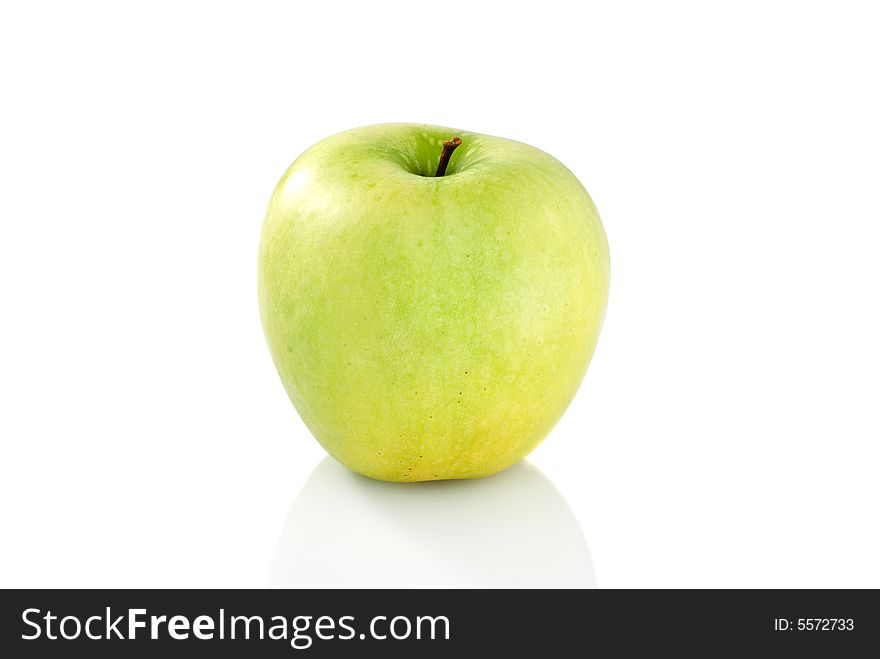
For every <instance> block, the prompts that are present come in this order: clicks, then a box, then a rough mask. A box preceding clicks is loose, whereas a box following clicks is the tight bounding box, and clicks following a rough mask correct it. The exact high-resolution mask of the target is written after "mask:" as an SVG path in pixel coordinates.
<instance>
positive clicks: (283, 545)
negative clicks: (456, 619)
mask: <svg viewBox="0 0 880 659" xmlns="http://www.w3.org/2000/svg"><path fill="white" fill-rule="evenodd" d="M269 585H270V587H276V588H594V587H595V586H596V579H595V576H594V574H593V565H592V561H591V559H590V552H589V549H588V548H587V543H586V541H585V539H584V535H583V532H582V531H581V529H580V526H579V525H578V522H577V520H576V519H575V517H574V515H573V513H572V512H571V510H570V509H569V507H568V505H567V504H566V503H565V500H564V499H563V498H562V496H561V495H560V494H559V492H558V491H557V490H556V488H555V487H553V484H552V483H551V482H550V481H549V480H548V479H547V477H546V476H544V475H543V474H542V473H541V472H540V471H538V469H537V468H535V467H534V466H533V465H531V464H529V463H528V462H521V463H520V464H518V465H515V466H514V467H511V468H510V469H508V470H507V471H504V472H502V473H500V474H496V475H495V476H490V477H488V478H483V479H479V480H470V481H440V482H431V483H383V482H379V481H374V480H370V479H368V478H364V477H362V476H358V475H357V474H354V473H352V472H350V471H349V470H347V469H345V468H344V467H342V466H341V465H339V464H338V463H337V462H336V461H334V460H333V459H332V458H329V457H327V458H325V459H324V460H323V461H322V462H320V463H319V464H318V466H317V467H316V468H315V470H314V471H313V472H312V474H311V476H309V479H308V481H306V484H305V486H304V487H303V489H302V491H301V492H300V493H299V496H297V498H296V500H295V501H294V504H293V507H292V508H291V511H290V513H289V514H288V516H287V521H286V522H285V524H284V529H283V530H282V532H281V538H280V540H279V542H278V547H277V549H276V551H275V556H274V558H273V560H272V567H271V570H270V577H269Z"/></svg>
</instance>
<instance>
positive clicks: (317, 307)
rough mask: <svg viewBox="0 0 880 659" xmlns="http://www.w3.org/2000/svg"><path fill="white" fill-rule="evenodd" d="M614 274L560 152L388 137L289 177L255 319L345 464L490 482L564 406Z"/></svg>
mask: <svg viewBox="0 0 880 659" xmlns="http://www.w3.org/2000/svg"><path fill="white" fill-rule="evenodd" d="M454 135H457V136H459V137H461V139H462V145H461V146H459V147H458V149H457V150H456V151H455V152H454V153H453V155H452V158H451V160H450V163H449V167H448V169H447V172H446V175H445V176H442V177H435V176H434V175H433V174H434V171H435V170H436V167H437V163H438V160H439V158H440V153H441V151H442V142H443V141H444V140H448V139H449V138H451V137H452V136H454ZM609 270H610V268H609V255H608V243H607V240H606V237H605V231H604V229H603V227H602V223H601V221H600V219H599V215H598V213H597V211H596V207H595V206H594V205H593V202H592V200H591V199H590V196H589V195H588V194H587V191H586V190H585V189H584V187H583V186H582V185H581V184H580V182H579V181H578V180H577V178H575V176H574V175H573V174H572V173H571V172H570V171H569V170H568V169H566V168H565V166H563V165H562V164H561V163H560V162H558V161H557V160H555V159H554V158H552V157H551V156H549V155H547V154H546V153H544V152H542V151H540V150H538V149H536V148H534V147H531V146H528V145H526V144H522V143H519V142H514V141H511V140H506V139H501V138H497V137H490V136H486V135H480V134H477V133H470V132H468V131H463V130H456V129H451V128H443V127H438V126H429V125H420V124H382V125H376V126H367V127H363V128H357V129H354V130H350V131H347V132H344V133H340V134H338V135H334V136H332V137H329V138H327V139H325V140H323V141H322V142H319V143H318V144H316V145H314V146H312V147H311V148H309V149H308V150H307V151H306V152H305V153H303V154H302V155H301V156H300V157H299V158H298V159H297V160H296V161H295V162H294V163H293V165H291V167H290V168H289V169H288V170H287V172H286V173H285V174H284V176H283V177H282V179H281V181H280V182H279V183H278V186H277V187H276V189H275V192H274V193H273V195H272V199H271V201H270V203H269V208H268V210H267V212H266V217H265V220H264V223H263V230H262V236H261V240H260V254H259V300H260V313H261V317H262V321H263V327H264V330H265V334H266V338H267V341H268V344H269V349H270V351H271V353H272V358H273V360H274V362H275V366H276V368H277V370H278V373H279V375H280V376H281V381H282V383H283V384H284V387H285V389H286V390H287V393H288V395H289V396H290V399H291V401H292V402H293V404H294V406H295V407H296V409H297V411H298V412H299V414H300V415H301V416H302V419H303V421H304V422H305V424H306V426H307V427H308V428H309V430H310V431H311V432H312V434H313V435H314V436H315V437H316V438H317V440H318V441H319V442H320V443H321V445H322V446H323V447H324V448H325V449H326V450H327V452H328V453H329V454H330V455H332V456H333V457H334V458H336V459H337V460H339V462H341V463H342V464H344V465H345V466H347V467H348V468H349V469H352V470H353V471H355V472H358V473H360V474H364V475H366V476H369V477H371V478H375V479H379V480H386V481H425V480H441V479H454V478H479V477H482V476H488V475H490V474H493V473H496V472H498V471H501V470H503V469H505V468H507V467H509V466H511V465H513V464H514V463H516V462H517V461H519V460H520V459H522V458H523V457H525V456H526V455H527V454H528V453H529V452H530V451H531V450H532V449H533V448H535V446H537V445H538V444H539V443H540V442H541V440H543V439H544V437H546V435H547V434H548V433H549V432H550V430H551V429H552V428H553V426H554V425H555V424H556V422H557V421H558V420H559V418H560V417H561V416H562V414H563V412H564V411H565V409H566V408H567V407H568V405H569V403H570V402H571V400H572V398H573V397H574V394H575V392H576V391H577V388H578V386H579V385H580V382H581V380H582V379H583V376H584V374H585V372H586V369H587V366H588V364H589V361H590V358H591V357H592V354H593V351H594V349H595V347H596V342H597V340H598V337H599V331H600V328H601V325H602V320H603V317H604V315H605V308H606V304H607V299H608V285H609Z"/></svg>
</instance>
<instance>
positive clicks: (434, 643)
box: [0, 590, 880, 658]
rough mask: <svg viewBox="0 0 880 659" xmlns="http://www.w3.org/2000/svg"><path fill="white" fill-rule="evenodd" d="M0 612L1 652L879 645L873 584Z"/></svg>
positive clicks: (196, 596) (332, 593)
mask: <svg viewBox="0 0 880 659" xmlns="http://www.w3.org/2000/svg"><path fill="white" fill-rule="evenodd" d="M0 616H2V617H0V620H2V622H0V629H2V637H0V656H4V657H55V656H58V657H61V656H71V654H72V653H73V654H74V656H80V655H82V656H89V657H122V656H125V657H140V656H144V657H146V656H161V657H163V658H164V657H168V658H171V657H194V656H237V657H241V656H247V657H264V656H265V657H297V656H308V657H339V656H360V655H362V654H363V653H365V652H366V653H367V654H368V655H370V656H371V655H372V654H374V653H381V654H382V655H383V656H389V657H398V656H399V657H403V656H407V657H441V656H443V657H449V656H476V655H477V654H484V653H486V652H490V653H491V655H492V656H497V654H499V653H506V652H511V653H515V655H514V656H526V655H527V654H528V653H536V656H562V655H563V653H565V656H568V653H569V652H571V651H575V652H578V653H581V652H587V653H588V652H590V651H593V650H596V651H601V652H603V653H604V654H607V653H613V656H633V653H636V652H638V653H650V654H651V655H654V654H662V655H664V656H666V655H667V654H669V655H670V656H700V657H706V656H715V655H716V654H718V653H719V652H725V653H727V652H731V651H736V652H741V653H744V654H743V656H755V655H756V654H759V653H760V654H761V655H762V656H763V653H771V652H772V653H774V654H775V655H778V656H793V655H795V654H797V656H834V657H847V656H856V655H858V656H866V654H865V653H866V652H868V653H875V652H876V651H877V649H878V647H880V622H878V621H880V595H878V591H871V590H857V591H844V590H787V591H782V590H732V591H718V590H675V591H661V590H650V591H636V590H630V591H603V590H595V591H587V590H580V591H574V590H572V591H547V590H515V591H502V590H468V591H462V590H436V591H424V590H420V591H407V590H322V591H317V590H265V591H264V590H7V591H0ZM548 653H549V654H548ZM644 656H647V655H644Z"/></svg>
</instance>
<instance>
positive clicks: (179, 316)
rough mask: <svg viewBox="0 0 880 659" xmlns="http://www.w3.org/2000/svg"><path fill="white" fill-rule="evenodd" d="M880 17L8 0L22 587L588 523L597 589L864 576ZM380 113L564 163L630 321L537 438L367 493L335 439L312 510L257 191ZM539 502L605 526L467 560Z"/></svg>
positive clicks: (325, 2) (447, 549)
mask: <svg viewBox="0 0 880 659" xmlns="http://www.w3.org/2000/svg"><path fill="white" fill-rule="evenodd" d="M875 11H876V6H875V5H873V3H869V2H865V3H857V2H825V3H818V2H790V3H788V2H739V3H723V5H722V3H704V2H690V3H684V2H668V3H649V2H644V3H633V2H606V3H602V4H588V3H575V2H565V3H563V2H549V1H546V0H545V1H542V2H540V3H529V4H520V3H516V2H504V3H497V4H489V3H481V2H474V1H470V2H457V1H456V0H442V1H439V2H434V3H422V2H352V3H339V2H331V1H329V0H322V1H321V2H312V3H295V2H283V3H263V2H247V3H245V2H241V3H235V4H229V3H220V2H205V3H195V2H186V3H170V2H169V3H139V4H134V3H112V2H107V3H94V2H81V3H62V2H58V3H46V2H32V3H24V2H21V3H4V5H3V8H2V10H0V67H2V68H0V76H2V77H0V96H2V102H0V287H2V288H0V291H2V307H0V309H2V312H0V316H2V322H0V336H2V341H0V437H2V454H0V586H7V587H9V586H96V587H97V586H118V587H127V586H147V587H150V586H181V587H188V586H209V587H221V586H234V587H236V586H263V585H266V584H267V583H269V579H270V572H271V571H272V570H274V569H275V568H272V569H271V570H270V566H272V565H273V561H276V562H277V561H278V560H281V561H282V563H283V562H284V561H285V560H288V558H286V554H285V552H286V551H287V548H286V543H293V545H295V547H294V548H293V549H291V550H290V551H291V552H293V553H294V554H295V553H296V552H299V553H298V554H297V555H301V556H306V558H304V559H303V560H309V561H312V563H308V564H297V563H296V562H295V561H294V562H290V561H288V563H287V564H286V565H283V566H282V568H283V569H282V572H285V574H287V573H291V572H292V573H294V574H295V573H297V572H299V576H300V581H301V580H302V579H301V578H302V577H303V574H306V573H308V571H309V570H316V571H320V570H325V571H326V573H327V574H328V575H330V576H334V577H335V578H337V581H341V582H342V583H343V584H348V585H361V584H369V583H372V584H374V585H419V584H422V583H428V582H431V580H432V579H433V582H434V583H437V582H438V581H439V582H440V584H441V585H442V584H443V583H448V584H449V585H486V584H488V585H504V584H510V585H513V584H517V583H521V582H522V575H523V574H525V575H526V576H528V575H537V577H536V578H537V583H539V584H540V582H541V575H542V574H544V573H542V572H541V568H540V566H539V565H537V563H541V562H550V563H553V564H558V565H560V566H561V568H560V569H567V568H566V560H568V559H564V560H563V559H560V558H559V556H561V555H563V554H565V552H568V553H572V552H575V553H578V554H579V556H580V559H579V560H581V564H580V565H581V567H583V566H584V565H585V561H590V564H591V567H592V569H593V570H594V575H595V582H596V583H598V585H599V586H600V587H661V586H663V587H745V586H757V587H786V586H791V587H811V586H816V587H832V586H833V587H867V586H871V587H875V588H876V587H880V565H878V556H880V529H878V510H877V508H878V501H880V481H878V467H880V447H878V440H880V418H878V417H880V411H878V410H880V379H878V373H880V350H878V338H880V311H878V307H880V293H878V288H880V258H878V254H880V186H878V183H880V91H878V90H880V85H878V77H877V76H878V62H880V40H878V38H877V35H878V28H880V22H878V16H877V15H876V14H875ZM391 121H414V122H427V123H436V124H440V125H447V126H454V127H460V128H465V129H469V130H473V131H477V132H485V133H491V134H495V135H500V136H504V137H509V138H513V139H518V140H521V141H525V142H528V143H530V144H533V145H535V146H538V147H540V148H542V149H544V150H545V151H548V152H549V153H551V154H553V155H555V156H556V157H557V158H559V159H560V160H561V161H562V162H564V163H565V164H566V165H567V166H568V167H569V168H570V169H571V170H573V171H574V172H575V174H576V175H577V176H578V177H579V178H580V179H581V180H582V181H583V182H584V184H585V185H586V186H587V188H588V189H589V190H590V192H591V194H592V196H593V198H594V200H595V202H596V204H597V206H598V208H599V210H600V212H601V214H602V217H603V220H604V222H605V227H606V230H607V233H608V237H609V241H610V245H611V251H612V290H611V299H610V304H609V309H608V316H607V319H606V323H605V327H604V330H603V335H602V337H601V339H600V341H599V346H598V350H597V352H596V356H595V359H594V361H593V364H592V366H591V368H590V371H589V373H588V375H587V378H586V380H585V382H584V384H583V386H582V387H581V389H580V391H579V393H578V396H577V398H576V399H575V401H574V403H573V404H572V406H571V408H570V409H569V410H568V412H567V413H566V415H565V416H564V418H563V420H562V421H561V422H560V423H559V425H558V426H557V427H556V429H555V430H554V431H553V433H552V434H551V435H550V437H549V438H548V439H547V440H546V441H545V442H544V443H543V444H542V445H541V446H540V447H539V448H538V449H537V450H536V451H535V452H534V453H533V454H532V455H531V456H530V458H529V461H530V462H531V464H532V465H533V467H531V468H530V467H523V468H521V469H519V470H515V471H513V472H511V473H510V474H506V475H504V476H501V477H498V478H499V480H498V481H496V482H495V485H491V482H492V481H491V479H490V480H489V481H487V482H488V483H490V486H484V485H477V486H474V487H470V489H467V488H468V487H469V484H464V485H461V484H459V485H455V484H453V485H452V486H450V487H448V488H447V489H445V490H444V489H442V486H441V487H439V488H438V487H434V488H433V489H432V490H427V489H426V490H416V491H415V492H417V494H412V492H414V490H412V489H410V490H405V489H401V488H398V491H399V492H400V495H399V497H398V496H397V495H392V496H387V494H388V491H387V490H385V489H383V490H381V496H377V497H373V498H374V499H375V501H374V502H373V503H371V504H370V506H368V507H366V508H364V509H363V510H361V509H360V508H358V507H359V506H362V503H363V501H364V500H366V499H367V498H369V496H372V494H375V493H376V492H379V490H376V489H375V488H374V489H372V490H371V489H370V488H371V487H373V484H364V483H361V482H360V481H356V480H353V479H352V478H349V477H348V474H347V472H340V471H337V470H336V467H335V465H334V464H332V463H323V464H322V468H321V469H323V471H324V472H325V473H326V474H329V476H327V477H326V478H325V477H324V476H321V473H320V472H321V469H319V470H318V472H316V476H315V479H316V480H317V481H320V482H317V483H315V482H313V483H312V484H311V485H310V486H309V487H308V488H307V491H308V490H309V489H311V491H312V493H311V494H308V495H307V493H304V495H303V497H302V498H301V499H300V500H299V502H300V503H302V502H304V501H305V502H306V503H303V505H304V506H305V507H306V508H308V509H307V510H305V512H302V515H304V516H305V518H308V520H307V521H306V522H302V523H301V518H300V517H297V516H296V515H294V513H292V512H291V511H292V510H295V509H296V506H295V505H294V502H295V501H296V500H297V495H298V493H299V492H300V491H301V489H302V488H303V485H304V483H305V482H306V480H307V479H308V477H309V474H310V473H312V471H313V470H314V469H315V468H316V466H317V465H318V464H319V463H321V460H322V458H323V451H322V450H321V449H320V447H319V446H318V445H317V443H316V442H315V441H314V440H313V439H312V438H311V437H310V436H309V434H308V432H307V431H306V429H305V427H304V426H303V424H302V422H301V421H300V420H299V418H298V417H297V415H296V413H295V412H294V410H293V408H292V406H291V405H290V403H289V402H288V400H287V398H286V395H285V394H284V391H283V389H282V387H281V385H280V383H279V381H278V377H277V375H276V373H275V371H274V368H273V366H272V363H271V360H270V358H269V354H268V350H267V348H266V345H265V342H264V339H263V336H262V330H261V327H260V323H259V318H258V312H257V304H256V256H257V241H258V236H259V229H260V224H261V221H262V215H263V212H264V209H265V207H266V203H267V201H268V198H269V195H270V193H271V191H272V189H273V187H274V185H275V183H276V181H277V179H278V178H279V177H280V175H281V174H282V172H283V171H284V169H285V168H286V167H287V166H288V164H289V163H290V162H291V161H292V160H293V159H294V158H295V157H296V156H297V155H298V154H299V153H300V152H301V151H302V150H303V149H304V148H306V147H307V146H309V145H310V144H312V143H314V142H316V141H318V140H320V139H322V138H324V137H326V136H328V135H330V134H332V133H335V132H338V131H341V130H344V129H347V128H352V127H355V126H358V125H364V124H370V123H377V122H391ZM534 469H538V470H540V472H541V473H543V477H541V476H540V474H538V476H537V477H536V478H538V480H540V479H543V481H542V482H540V483H539V482H538V481H536V480H535V478H532V477H531V476H528V474H532V475H533V476H534V474H536V473H537V472H534ZM529 478H532V481H531V482H532V485H529V484H528V483H526V481H528V480H529ZM502 479H506V480H502ZM520 481H522V485H520V484H519V483H520ZM334 482H338V483H341V484H340V485H338V486H336V485H333V483H334ZM535 483H537V485H535ZM532 486H535V487H537V490H536V491H540V492H539V494H538V495H536V496H535V499H536V500H537V499H540V500H541V501H544V502H545V503H546V507H547V508H546V510H545V509H544V508H541V506H544V505H545V504H544V503H541V504H535V506H537V507H535V506H533V507H532V508H530V506H531V505H532V503H533V500H532V496H531V494H529V492H530V490H529V487H532ZM417 487H418V486H417ZM487 487H488V488H489V489H490V490H491V489H492V488H495V490H493V491H495V494H491V493H490V494H486V495H484V494H483V492H484V491H485V490H486V488H487ZM554 487H555V489H556V490H558V492H559V495H556V494H555V492H553V488H554ZM481 488H482V489H481ZM499 491H500V492H501V494H500V495H499V494H498V492H499ZM315 492H317V493H320V492H324V494H325V495H326V497H328V498H329V499H330V500H329V501H328V503H327V509H326V510H327V513H326V519H325V518H324V517H322V516H323V515H324V512H323V511H324V508H322V507H321V504H320V503H318V504H317V507H315V506H311V504H308V501H314V500H315V499H320V497H317V496H315V494H314V493H315ZM425 492H430V494H424V493H425ZM371 493H372V494H371ZM413 496H416V497H419V496H424V497H425V499H426V503H425V504H424V505H425V515H424V516H419V515H418V514H412V513H413V510H410V511H409V512H408V513H407V514H408V515H409V517H406V518H404V517H399V519H408V520H409V521H408V522H407V523H406V524H402V525H401V524H397V525H396V526H395V525H393V524H391V523H389V522H388V519H386V517H389V516H393V514H396V513H394V511H390V512H389V511H384V510H383V509H382V506H390V507H392V508H393V507H394V506H397V505H399V502H402V501H407V502H412V501H413V499H412V497H413ZM346 497H349V498H348V499H346ZM453 497H457V499H456V500H457V501H459V502H460V505H461V506H462V509H467V510H470V511H475V512H474V513H473V514H470V515H469V516H467V520H466V522H467V523H466V524H460V523H459V521H460V520H459V518H457V517H456V516H455V515H446V514H438V513H437V512H436V511H437V510H439V509H442V508H443V506H444V505H446V504H445V503H444V502H445V501H447V499H448V498H453ZM492 497H494V498H492ZM542 497H543V498H542ZM380 500H385V501H386V503H384V504H383V503H381V501H380ZM563 500H564V501H563ZM547 502H549V503H547ZM564 502H567V507H568V508H570V512H569V511H568V509H567V508H566V503H564ZM306 504H308V505H306ZM406 505H409V503H407V504H406ZM420 505H421V504H418V505H417V506H416V510H418V509H419V506H420ZM309 506H311V507H310V508H309ZM438 507H439V508H438ZM367 508H369V509H367ZM354 510H358V511H359V512H357V514H354V513H352V512H351V511H354ZM527 510H528V512H526V511H527ZM346 511H349V512H348V513H346ZM386 512H388V515H385V513H386ZM392 513H393V514H392ZM521 513H522V514H521ZM289 515H291V516H293V517H294V520H293V521H292V522H291V521H290V519H291V518H290V517H289ZM481 516H482V517H481ZM354 518H357V520H358V524H353V523H352V520H353V519H354ZM395 519H397V518H395ZM483 519H484V520H485V523H482V520H483ZM553 519H557V520H561V521H559V528H555V527H554V528H555V530H552V531H551V532H550V533H551V535H552V534H554V533H557V532H558V533H559V534H561V535H560V537H563V536H565V537H568V536H570V535H571V533H573V532H575V531H577V527H578V525H579V527H580V529H581V530H582V532H583V538H585V542H583V543H582V545H583V546H580V545H578V542H574V541H573V542H572V543H566V542H560V543H559V544H560V546H558V547H555V548H554V547H553V546H547V544H546V543H544V544H542V541H541V538H537V539H535V538H532V540H531V541H530V542H531V543H532V545H530V547H531V549H529V551H522V550H516V551H519V552H520V553H519V554H516V553H515V551H514V550H513V549H511V551H514V554H513V558H512V559H509V560H506V562H505V561H502V563H501V565H502V567H503V570H501V571H500V573H498V574H493V575H488V574H484V573H482V572H481V571H480V567H479V566H480V564H481V563H480V561H483V564H487V565H488V564H490V563H492V561H488V562H486V561H485V560H484V559H485V558H486V557H481V558H479V560H478V559H475V558H474V556H473V552H474V550H475V547H483V546H486V544H485V543H487V542H489V543H491V542H493V541H498V543H497V544H498V546H499V547H502V548H503V547H504V546H505V542H506V541H505V538H508V537H510V538H513V539H514V541H513V542H512V544H516V539H517V538H520V539H522V538H524V537H526V538H527V537H529V536H537V535H541V534H542V533H544V531H541V530H540V529H535V530H534V532H530V531H531V529H532V524H533V523H537V522H536V521H535V520H544V521H545V522H546V520H553ZM555 523H556V522H553V524H555ZM300 524H302V525H301V526H300ZM547 524H550V525H552V524H551V523H550V522H547ZM392 526H393V529H392V528H391V527H392ZM563 527H565V528H563ZM578 533H579V532H577V533H575V535H577V534H578ZM566 534H568V536H566ZM572 537H574V536H572ZM437 542H442V543H443V546H442V551H434V550H435V549H436V548H437V547H436V543H437ZM377 543H378V544H377ZM561 545H565V547H562V546H561ZM322 547H323V548H324V549H326V550H327V552H326V554H327V555H332V556H333V557H334V558H333V560H336V561H339V564H340V565H342V564H345V563H346V560H347V559H346V557H349V558H350V559H351V562H352V564H361V563H363V564H364V565H365V567H363V570H364V572H362V573H361V576H363V579H362V580H361V579H360V577H359V576H358V570H357V569H348V570H347V571H346V570H342V569H341V570H340V571H335V572H334V571H333V565H332V564H326V562H325V564H321V559H320V556H321V555H324V554H325V552H324V551H323V549H322ZM572 547H574V549H572ZM389 548H390V549H389ZM587 548H588V549H587ZM527 549H528V547H527ZM276 550H277V551H276ZM365 552H366V553H367V555H368V556H369V555H370V552H372V553H373V554H377V553H381V554H382V555H383V556H385V559H386V561H385V563H382V564H379V565H378V566H374V567H372V568H371V567H369V565H367V564H366V563H364V562H363V561H362V560H361V559H362V558H363V555H364V553H365ZM395 552H396V553H395ZM501 553H504V552H503V551H502V552H501ZM588 554H589V556H591V558H588V556H587V555H588ZM414 555H417V556H418V557H419V559H418V561H419V566H420V567H419V570H420V571H416V572H415V573H412V575H411V577H409V578H407V577H405V576H403V574H402V573H401V572H400V571H396V570H395V566H396V565H398V564H400V565H409V564H412V561H413V556H414ZM308 556H311V558H308ZM316 556H317V557H316ZM273 557H274V558H273ZM490 558H491V557H490ZM520 559H522V560H520ZM291 560H292V559H291ZM359 561H360V563H359ZM456 565H459V566H465V568H467V569H464V568H462V569H457V568H456ZM349 567H351V565H349ZM588 567H589V566H588ZM370 570H372V572H370ZM309 574H311V573H309ZM313 576H314V574H313ZM581 576H583V575H581ZM554 578H559V574H555V575H554ZM444 579H445V580H447V581H443V580H444ZM571 583H572V584H579V583H583V580H580V581H578V580H577V579H576V578H575V577H574V576H573V577H572V581H571Z"/></svg>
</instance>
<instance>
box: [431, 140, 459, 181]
mask: <svg viewBox="0 0 880 659" xmlns="http://www.w3.org/2000/svg"><path fill="white" fill-rule="evenodd" d="M459 146H461V138H460V137H458V136H456V137H453V138H452V139H450V140H446V141H445V142H443V153H441V154H440V162H439V163H437V173H436V174H434V176H443V175H444V174H446V166H447V165H448V164H449V159H450V158H451V157H452V152H453V151H455V150H456V149H457V148H458V147H459Z"/></svg>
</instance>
